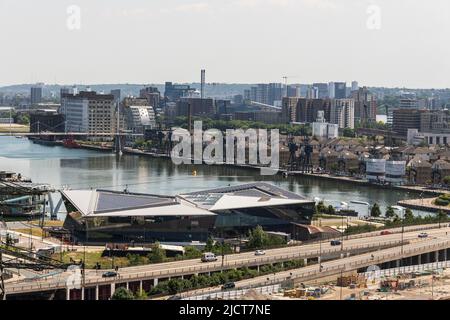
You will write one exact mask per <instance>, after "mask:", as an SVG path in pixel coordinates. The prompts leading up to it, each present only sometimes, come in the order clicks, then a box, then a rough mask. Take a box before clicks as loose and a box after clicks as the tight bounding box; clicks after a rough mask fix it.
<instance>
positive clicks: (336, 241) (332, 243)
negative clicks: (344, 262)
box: [330, 240, 342, 246]
mask: <svg viewBox="0 0 450 320" xmlns="http://www.w3.org/2000/svg"><path fill="white" fill-rule="evenodd" d="M330 244H331V245H332V246H340V245H341V244H342V242H341V241H339V240H332V241H331V242H330Z"/></svg>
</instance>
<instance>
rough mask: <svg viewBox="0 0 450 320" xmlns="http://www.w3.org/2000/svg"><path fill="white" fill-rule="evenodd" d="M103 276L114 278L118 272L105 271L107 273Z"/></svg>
mask: <svg viewBox="0 0 450 320" xmlns="http://www.w3.org/2000/svg"><path fill="white" fill-rule="evenodd" d="M102 277H103V278H113V277H117V272H115V271H108V272H105V273H104V274H103V275H102Z"/></svg>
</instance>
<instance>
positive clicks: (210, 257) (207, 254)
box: [202, 252, 217, 262]
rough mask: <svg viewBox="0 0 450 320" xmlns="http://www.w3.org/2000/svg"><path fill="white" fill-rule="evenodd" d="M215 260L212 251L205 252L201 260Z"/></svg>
mask: <svg viewBox="0 0 450 320" xmlns="http://www.w3.org/2000/svg"><path fill="white" fill-rule="evenodd" d="M214 261H217V257H216V255H215V254H214V253H212V252H205V253H204V254H203V255H202V262H214Z"/></svg>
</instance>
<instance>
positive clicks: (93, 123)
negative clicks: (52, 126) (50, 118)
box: [60, 91, 116, 139]
mask: <svg viewBox="0 0 450 320" xmlns="http://www.w3.org/2000/svg"><path fill="white" fill-rule="evenodd" d="M60 112H61V113H62V114H63V115H64V116H65V118H66V130H67V131H69V132H85V133H88V134H97V133H111V134H113V133H115V130H116V121H115V119H116V103H115V100H114V96H113V95H112V94H109V95H108V94H97V93H96V92H95V91H80V93H77V94H64V95H63V96H62V99H61V109H60ZM100 139H101V138H100Z"/></svg>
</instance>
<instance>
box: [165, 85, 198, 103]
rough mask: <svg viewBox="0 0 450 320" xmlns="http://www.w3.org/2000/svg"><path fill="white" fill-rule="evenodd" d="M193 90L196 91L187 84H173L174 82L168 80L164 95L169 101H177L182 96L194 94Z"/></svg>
mask: <svg viewBox="0 0 450 320" xmlns="http://www.w3.org/2000/svg"><path fill="white" fill-rule="evenodd" d="M193 92H195V89H194V88H191V87H190V86H189V85H187V84H173V83H172V82H166V84H165V89H164V97H165V98H166V100H167V101H172V102H176V101H178V100H179V99H181V98H182V97H188V96H190V95H192V93H193Z"/></svg>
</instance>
